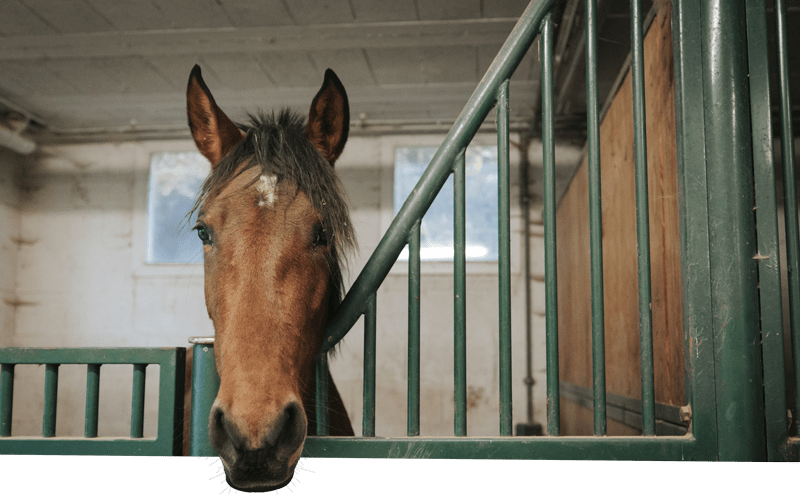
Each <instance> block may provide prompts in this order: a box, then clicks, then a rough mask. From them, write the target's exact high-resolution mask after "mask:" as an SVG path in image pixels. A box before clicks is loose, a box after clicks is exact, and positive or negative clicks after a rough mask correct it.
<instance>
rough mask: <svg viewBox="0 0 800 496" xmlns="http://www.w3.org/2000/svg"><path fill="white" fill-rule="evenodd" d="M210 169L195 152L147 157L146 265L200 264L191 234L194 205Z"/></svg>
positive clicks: (199, 248) (200, 252) (199, 246)
mask: <svg viewBox="0 0 800 496" xmlns="http://www.w3.org/2000/svg"><path fill="white" fill-rule="evenodd" d="M209 170H210V166H209V164H208V161H207V160H206V159H205V158H204V157H203V156H202V155H200V153H198V152H177V153H176V152H161V153H154V154H152V155H151V157H150V181H149V185H148V197H147V263H149V264H159V263H200V262H202V261H203V245H202V243H200V241H199V240H198V239H197V235H196V234H195V233H194V231H192V228H193V227H194V221H195V218H194V216H193V217H192V218H191V219H189V218H188V217H187V215H188V213H189V210H191V208H192V205H194V201H195V198H197V194H198V192H199V191H200V187H201V186H202V184H203V181H204V180H205V178H206V176H207V175H208V173H209Z"/></svg>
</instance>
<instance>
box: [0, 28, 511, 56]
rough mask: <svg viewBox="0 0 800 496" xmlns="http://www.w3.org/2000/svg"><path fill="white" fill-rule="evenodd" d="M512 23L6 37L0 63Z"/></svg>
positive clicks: (490, 32) (247, 48)
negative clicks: (2, 61)
mask: <svg viewBox="0 0 800 496" xmlns="http://www.w3.org/2000/svg"><path fill="white" fill-rule="evenodd" d="M516 22H517V19H515V18H497V19H461V20H445V21H413V22H411V21H409V22H405V21H404V22H372V23H348V24H333V25H329V24H325V25H314V26H268V27H255V28H203V29H172V30H155V31H128V32H101V33H75V34H61V35H34V36H30V35H27V36H8V37H2V38H0V60H38V59H72V58H95V57H125V56H164V55H180V54H198V53H200V54H209V53H233V52H240V53H241V52H249V53H258V52H269V51H284V52H285V51H293V50H298V51H301V50H319V49H320V47H324V48H325V49H326V50H336V49H348V48H377V47H384V48H385V47H420V46H465V45H466V46H477V45H490V44H497V45H499V44H502V43H503V42H504V41H505V40H506V38H507V37H508V35H509V33H510V32H511V29H512V28H513V27H514V25H515V24H516Z"/></svg>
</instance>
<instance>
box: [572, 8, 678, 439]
mask: <svg viewBox="0 0 800 496" xmlns="http://www.w3.org/2000/svg"><path fill="white" fill-rule="evenodd" d="M644 53H645V94H646V100H647V102H646V113H647V128H646V130H647V159H648V182H649V185H648V188H649V207H650V256H651V279H652V314H653V343H654V361H655V389H656V391H655V395H656V402H658V403H666V404H670V405H683V404H684V402H685V399H684V396H685V395H684V371H683V310H682V301H681V261H680V233H679V218H678V196H677V188H678V183H677V155H676V148H675V143H676V140H675V104H674V96H673V95H674V93H673V77H672V74H673V62H672V33H671V29H670V12H669V8H668V7H667V8H665V9H663V10H662V11H661V12H660V13H659V14H658V16H657V17H656V19H655V20H654V21H653V24H652V25H651V27H650V29H649V31H648V33H647V36H646V37H645V41H644ZM600 140H601V141H600V143H601V144H600V156H601V184H602V193H601V196H602V215H603V278H604V299H605V333H606V334H605V347H606V386H607V391H608V392H610V393H615V394H619V395H623V396H627V397H632V398H640V397H641V372H640V353H639V312H638V271H637V261H636V257H637V254H636V218H635V215H636V194H635V190H634V156H633V112H632V90H631V78H630V73H629V74H628V76H627V77H626V78H625V80H624V82H623V84H622V85H621V87H620V89H619V91H618V92H617V95H616V97H615V98H614V101H613V103H612V105H611V107H610V108H609V111H608V113H607V114H606V116H605V118H604V120H603V123H602V125H601V127H600ZM588 212H589V204H588V175H587V160H586V159H584V161H583V163H582V164H581V165H580V167H579V169H578V172H577V174H576V175H575V177H574V179H573V180H572V183H571V184H570V186H569V187H568V189H567V192H566V194H565V196H564V198H563V200H562V202H561V204H560V206H559V210H558V213H557V221H556V222H557V234H556V236H557V243H558V301H559V313H558V321H559V359H560V369H561V370H560V378H561V380H562V381H566V382H571V383H574V384H578V385H581V386H584V387H591V385H592V367H591V289H590V285H589V281H590V279H591V278H590V272H589V220H588ZM564 403H568V402H564ZM581 410H582V411H583V412H582V413H580V414H579V413H576V412H577V411H581ZM568 416H573V418H567V417H568ZM586 422H588V423H589V424H588V426H587V425H584V424H585V423H586ZM591 422H592V417H591V412H588V415H587V412H586V410H585V409H583V408H579V407H577V406H574V404H573V405H570V406H567V405H565V407H564V408H562V425H563V426H564V428H563V429H562V434H564V435H569V434H578V433H581V434H586V433H587V432H588V433H590V432H591ZM587 429H588V431H587ZM609 433H611V431H610V430H609Z"/></svg>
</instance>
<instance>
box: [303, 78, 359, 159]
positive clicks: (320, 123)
mask: <svg viewBox="0 0 800 496" xmlns="http://www.w3.org/2000/svg"><path fill="white" fill-rule="evenodd" d="M349 132H350V105H349V104H348V102H347V93H346V92H345V91H344V86H342V82H341V81H339V78H338V77H336V74H335V73H334V72H333V71H332V70H330V69H328V70H326V71H325V81H323V82H322V88H320V90H319V92H318V93H317V96H315V97H314V101H313V102H311V110H310V111H309V113H308V124H307V125H306V136H308V139H309V140H311V143H313V144H314V146H315V147H317V150H319V151H320V152H321V153H322V156H323V157H325V158H326V159H327V160H328V162H330V164H331V165H333V164H334V162H336V159H337V158H339V155H341V154H342V150H344V144H345V143H346V142H347V134H348V133H349Z"/></svg>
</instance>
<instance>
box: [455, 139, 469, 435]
mask: <svg viewBox="0 0 800 496" xmlns="http://www.w3.org/2000/svg"><path fill="white" fill-rule="evenodd" d="M465 152H466V149H462V150H461V151H460V152H458V155H457V156H456V160H455V169H454V171H453V202H454V216H453V217H454V219H455V220H454V239H453V266H454V267H453V285H454V286H453V288H454V289H453V300H454V301H453V305H454V318H453V336H454V338H453V353H454V355H453V364H454V373H453V378H454V381H453V382H454V384H453V388H454V389H453V398H454V400H455V416H454V419H453V429H454V431H455V435H456V436H466V435H467V301H466V291H467V276H466V253H465V248H466V233H465V231H466V200H465V177H464V170H465V168H466V167H465Z"/></svg>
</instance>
